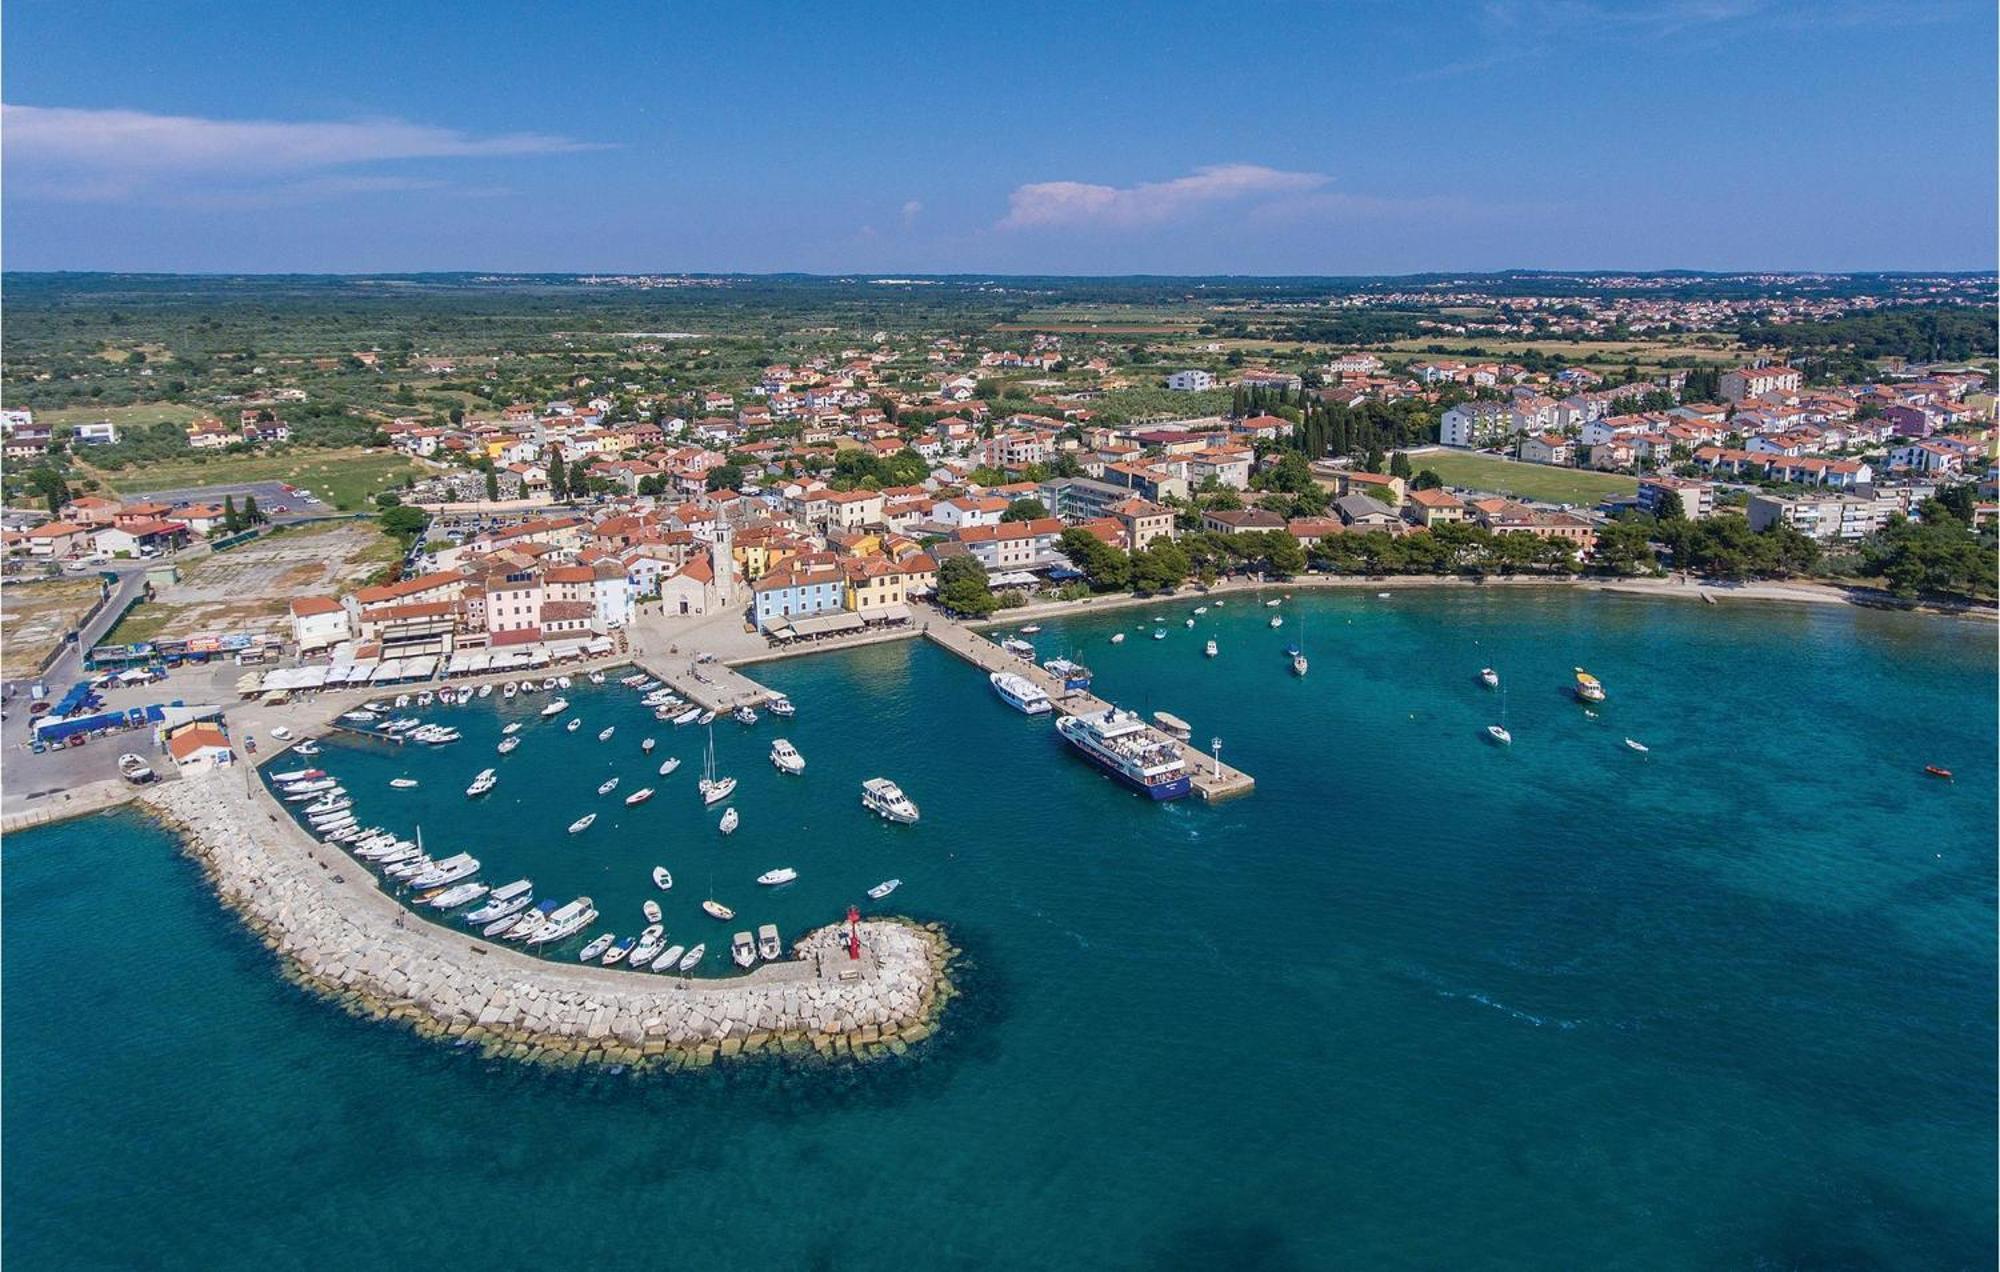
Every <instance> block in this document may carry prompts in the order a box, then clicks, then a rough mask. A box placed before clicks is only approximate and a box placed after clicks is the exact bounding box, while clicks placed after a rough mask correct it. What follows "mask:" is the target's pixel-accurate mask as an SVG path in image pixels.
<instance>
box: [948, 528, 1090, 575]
mask: <svg viewBox="0 0 2000 1272" xmlns="http://www.w3.org/2000/svg"><path fill="white" fill-rule="evenodd" d="M1062 532H1063V523H1062V519H1061V518H1059V517H1036V518H1034V519H1032V520H1029V521H1007V522H1002V523H1001V524H999V525H997V526H968V527H966V528H964V529H962V530H959V531H958V532H957V533H955V534H954V535H953V536H952V541H953V542H955V543H959V544H962V545H963V546H964V548H965V550H966V551H967V552H968V553H970V554H971V555H972V557H973V558H974V559H975V560H977V561H978V562H979V563H980V564H981V565H983V566H985V567H986V568H987V569H989V570H1032V569H1036V568H1038V567H1041V566H1046V565H1050V564H1053V563H1054V562H1053V558H1054V557H1055V556H1056V545H1057V543H1058V541H1059V540H1061V538H1062Z"/></svg>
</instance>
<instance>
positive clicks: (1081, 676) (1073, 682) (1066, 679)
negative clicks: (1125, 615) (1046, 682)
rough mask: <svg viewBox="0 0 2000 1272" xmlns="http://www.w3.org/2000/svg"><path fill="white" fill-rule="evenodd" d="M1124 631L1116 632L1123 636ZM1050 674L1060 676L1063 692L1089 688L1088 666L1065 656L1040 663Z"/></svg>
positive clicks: (1079, 691) (1076, 691)
mask: <svg viewBox="0 0 2000 1272" xmlns="http://www.w3.org/2000/svg"><path fill="white" fill-rule="evenodd" d="M1124 634H1125V633H1123V632H1120V633H1118V635H1119V636H1123V635H1124ZM1042 670H1043V671H1046V672H1048V673H1049V674H1050V675H1051V676H1061V677H1062V682H1063V692H1064V693H1083V692H1084V691H1086V690H1088V689H1089V688H1090V668H1088V667H1086V666H1084V665H1083V664H1082V663H1080V662H1072V661H1071V660H1069V659H1067V658H1051V659H1049V660H1048V661H1047V662H1045V663H1043V664H1042Z"/></svg>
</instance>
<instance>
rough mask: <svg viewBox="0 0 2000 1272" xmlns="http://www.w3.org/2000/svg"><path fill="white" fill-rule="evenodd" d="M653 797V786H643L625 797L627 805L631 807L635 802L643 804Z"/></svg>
mask: <svg viewBox="0 0 2000 1272" xmlns="http://www.w3.org/2000/svg"><path fill="white" fill-rule="evenodd" d="M651 798H653V788H652V787H650V786H641V787H640V788H639V789H638V790H636V791H633V792H632V793H631V794H630V795H627V796H626V797H625V807H627V808H630V807H631V806H632V805H634V804H643V803H645V802H646V801H647V800H649V799H651Z"/></svg>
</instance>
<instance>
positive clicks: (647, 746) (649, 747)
mask: <svg viewBox="0 0 2000 1272" xmlns="http://www.w3.org/2000/svg"><path fill="white" fill-rule="evenodd" d="M658 745H659V743H657V742H655V741H653V739H651V738H647V739H646V740H645V741H644V742H641V743H640V744H639V749H640V750H641V751H643V752H645V753H646V754H647V755H651V754H652V753H653V748H654V747H656V746H658Z"/></svg>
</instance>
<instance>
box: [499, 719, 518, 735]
mask: <svg viewBox="0 0 2000 1272" xmlns="http://www.w3.org/2000/svg"><path fill="white" fill-rule="evenodd" d="M520 731H521V722H520V721H519V720H516V721H514V722H513V723H512V724H509V725H508V726H507V727H506V728H504V729H502V730H500V735H501V736H502V737H508V738H511V737H513V736H514V735H515V734H516V733H519V732H520Z"/></svg>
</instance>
